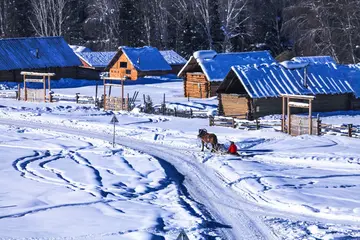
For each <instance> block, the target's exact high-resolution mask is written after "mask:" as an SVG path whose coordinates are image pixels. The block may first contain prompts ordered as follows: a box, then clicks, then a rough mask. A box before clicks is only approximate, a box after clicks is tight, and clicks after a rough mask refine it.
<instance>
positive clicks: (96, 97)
mask: <svg viewBox="0 0 360 240" xmlns="http://www.w3.org/2000/svg"><path fill="white" fill-rule="evenodd" d="M98 88H99V83H98V81H96V87H95V107H97V106H98Z"/></svg>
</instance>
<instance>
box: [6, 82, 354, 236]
mask: <svg viewBox="0 0 360 240" xmlns="http://www.w3.org/2000/svg"><path fill="white" fill-rule="evenodd" d="M131 87H133V90H135V89H136V88H137V89H141V90H142V91H145V90H147V91H148V92H149V93H151V94H154V95H156V94H157V95H158V96H159V97H158V99H159V101H160V100H161V99H162V94H163V93H164V92H166V94H167V96H168V99H169V102H178V103H186V101H187V99H185V98H182V97H180V95H181V92H182V89H181V88H180V87H182V83H179V82H176V81H175V82H169V83H162V84H152V86H147V85H146V86H145V85H141V87H140V86H136V85H133V86H128V87H127V89H131ZM93 88H94V87H91V86H88V87H83V88H81V89H80V90H84V91H85V90H86V89H87V91H92V90H93ZM179 88H180V89H179ZM59 91H64V93H67V94H69V93H70V92H71V91H74V92H80V91H79V89H59ZM84 94H85V95H86V93H84ZM191 101H193V102H199V101H197V100H191ZM206 101H208V100H203V101H200V103H199V104H201V105H202V106H203V107H204V106H205V107H206V106H207V105H206V104H207V102H206ZM209 102H210V103H209V105H214V104H216V103H215V101H214V100H209ZM0 105H1V107H0V123H6V124H11V123H12V122H14V127H9V126H7V125H4V126H2V127H1V128H0V132H1V135H2V136H3V139H2V140H1V142H0V151H1V156H2V157H1V161H0V171H1V172H0V179H1V181H0V185H1V186H0V239H1V237H3V238H9V239H16V238H21V237H29V238H30V237H33V238H35V239H47V238H50V237H53V238H54V239H57V238H58V239H66V238H69V239H81V238H85V239H119V238H121V237H123V239H131V238H133V239H156V238H155V237H156V236H158V237H159V239H161V237H165V238H166V239H175V238H176V236H177V234H178V233H179V231H180V230H181V229H185V230H186V232H187V233H188V234H189V236H190V237H191V238H192V239H206V238H210V236H213V237H214V238H216V236H218V238H219V239H227V237H229V236H241V234H242V233H241V232H240V233H233V234H232V235H231V234H230V235H229V234H227V231H230V232H231V231H232V232H235V231H241V230H244V229H246V228H250V229H252V230H249V231H250V232H251V231H252V232H254V235H247V236H259V237H258V238H259V239H261V238H262V239H270V238H279V239H356V238H360V200H359V199H360V191H359V190H360V189H359V188H360V185H359V184H358V183H357V182H358V181H360V174H359V170H360V140H358V139H354V138H347V137H339V136H321V137H317V136H307V135H304V136H299V137H290V136H287V135H285V134H283V133H280V132H277V131H275V130H273V129H263V130H258V131H244V130H238V129H231V128H222V127H209V126H208V121H207V120H206V119H182V118H175V117H163V116H154V115H146V114H140V113H128V112H120V113H116V116H117V118H118V119H119V124H118V126H117V127H116V134H117V136H118V140H119V141H120V140H121V141H124V142H118V143H119V144H121V145H125V146H127V147H124V146H121V145H117V146H116V147H115V148H114V149H113V148H112V146H111V144H110V142H111V140H112V136H111V133H112V131H113V126H112V125H111V124H109V121H110V120H111V117H112V114H113V113H112V112H103V111H101V110H99V109H97V108H94V107H93V106H86V105H76V104H69V103H55V104H45V103H37V104H35V103H26V102H18V101H14V100H1V103H0ZM322 119H323V122H326V123H327V121H329V123H331V124H338V125H341V124H343V123H347V122H348V121H351V123H353V124H356V123H357V124H359V123H360V113H357V112H342V113H339V114H335V113H332V114H324V115H323V116H322ZM18 121H23V122H25V123H29V127H32V128H26V127H24V126H21V127H15V126H17V125H18V124H19V123H18ZM330 121H331V122H330ZM41 126H43V127H44V128H45V129H46V130H44V129H39V128H41ZM61 127H66V129H69V130H67V131H70V132H71V131H72V130H71V129H73V131H74V134H75V135H76V136H74V135H71V134H69V132H67V133H64V132H63V131H65V130H61ZM33 128H35V129H33ZM49 128H50V129H51V128H54V131H48V129H49ZM199 128H206V129H208V131H209V132H214V133H216V134H217V135H218V137H219V141H220V143H223V144H225V146H227V144H228V142H229V140H233V141H235V142H236V144H237V146H238V147H239V148H240V154H241V156H240V157H233V156H228V155H219V154H212V153H210V152H209V151H205V152H200V148H199V141H198V139H197V138H196V135H197V131H198V129H199ZM80 133H84V135H86V137H84V136H80V135H79V134H80ZM96 134H102V135H101V136H104V137H105V140H106V136H107V137H108V141H105V140H104V137H101V139H99V138H98V137H97V135H96ZM91 136H93V137H91ZM125 141H126V142H125ZM131 141H134V142H133V143H132V142H131ZM14 143H15V144H14ZM141 143H143V144H141ZM132 144H133V146H131V145H132ZM141 145H143V146H141ZM149 146H153V149H151V148H152V147H149ZM129 147H130V148H129ZM134 149H135V150H134ZM157 149H158V150H157ZM166 149H168V150H169V152H170V153H168V154H171V152H173V156H174V157H172V159H170V157H169V159H166V156H169V155H163V156H164V157H163V158H164V159H162V160H160V159H159V157H158V156H159V155H161V151H164V152H165V151H166ZM152 154H153V155H154V156H155V158H154V157H152V156H151V155H152ZM181 156H183V159H182V160H183V161H184V165H181V164H180V163H179V162H181V161H182V160H181ZM167 160H169V161H172V162H171V163H172V164H173V165H174V167H175V168H176V169H178V171H179V172H180V173H176V174H175V175H176V177H175V178H182V177H181V174H183V175H184V177H185V183H186V182H187V181H188V182H187V183H186V184H185V186H186V187H187V188H188V189H189V193H188V194H190V195H191V197H187V194H184V191H181V189H182V185H181V184H180V185H179V183H178V182H177V183H176V180H174V175H173V174H172V176H171V177H170V176H169V170H168V168H167V167H164V162H162V161H167ZM191 164H194V166H196V168H194V169H198V171H199V172H198V175H196V171H195V170H194V171H193V172H192V171H189V172H186V169H187V168H186V167H187V166H188V165H189V166H190V165H191ZM182 171H184V172H182ZM194 175H196V178H195V176H194ZM199 178H200V179H203V181H204V182H206V181H210V179H212V180H211V181H214V184H215V185H214V186H218V185H216V183H217V182H219V183H220V186H221V187H217V188H214V189H212V190H211V191H210V190H207V187H205V186H204V189H199V190H198V191H195V190H194V189H193V188H191V185H193V186H196V184H195V182H191V181H194V179H199ZM215 178H216V179H215ZM201 191H210V192H211V194H213V195H214V196H215V195H219V197H221V200H220V199H217V198H215V197H211V198H208V197H207V195H206V196H205V195H204V192H201ZM185 192H186V191H185ZM210 192H208V194H210ZM221 195H222V196H221ZM227 196H231V197H228V198H227ZM224 199H227V200H224ZM184 201H185V202H184ZM201 206H202V207H201ZM240 210H241V211H240ZM238 211H240V212H241V213H242V214H240V212H238ZM208 214H210V215H213V219H212V221H216V222H217V223H216V224H209V216H208ZM237 214H239V215H241V216H238V217H236V216H234V215H237ZM243 215H246V216H247V217H246V216H243ZM69 216H71V217H70V218H69ZM241 221H247V224H243V223H242V222H241ZM236 222H238V224H237V223H236ZM205 223H207V224H205ZM249 223H251V224H252V226H250V227H249ZM79 224H80V226H79ZM251 224H250V225H251ZM229 225H230V226H229ZM228 226H229V227H231V228H230V229H228ZM19 229H21V231H19ZM256 229H257V230H256ZM250 232H249V234H251V233H250ZM237 234H238V235H237ZM256 234H259V235H256ZM260 236H261V237H260ZM243 238H244V239H249V238H250V239H257V238H251V237H248V238H246V237H243ZM234 239H235V238H234Z"/></svg>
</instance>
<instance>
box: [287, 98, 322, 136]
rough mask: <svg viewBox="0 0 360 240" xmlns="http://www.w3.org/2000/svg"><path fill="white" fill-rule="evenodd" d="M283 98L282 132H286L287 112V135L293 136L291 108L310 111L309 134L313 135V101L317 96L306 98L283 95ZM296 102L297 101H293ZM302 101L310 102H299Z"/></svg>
mask: <svg viewBox="0 0 360 240" xmlns="http://www.w3.org/2000/svg"><path fill="white" fill-rule="evenodd" d="M281 97H282V119H281V131H282V132H285V126H286V121H285V116H286V112H287V131H286V132H287V133H288V134H291V108H292V107H293V108H305V109H309V134H310V135H312V130H313V121H312V101H313V100H314V99H315V96H305V95H291V94H281ZM292 100H295V101H292ZM296 100H300V101H304V100H305V101H308V103H305V102H298V101H296Z"/></svg>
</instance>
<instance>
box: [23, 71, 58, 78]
mask: <svg viewBox="0 0 360 240" xmlns="http://www.w3.org/2000/svg"><path fill="white" fill-rule="evenodd" d="M20 74H21V75H23V76H25V75H28V76H38V77H43V76H46V77H49V76H50V77H53V76H55V73H38V72H21V73H20Z"/></svg>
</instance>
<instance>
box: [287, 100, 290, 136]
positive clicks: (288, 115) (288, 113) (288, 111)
mask: <svg viewBox="0 0 360 240" xmlns="http://www.w3.org/2000/svg"><path fill="white" fill-rule="evenodd" d="M286 102H287V105H288V106H287V118H288V119H287V121H288V126H287V127H288V131H287V132H288V134H291V112H290V111H291V108H290V106H289V101H288V98H287V101H286Z"/></svg>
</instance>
